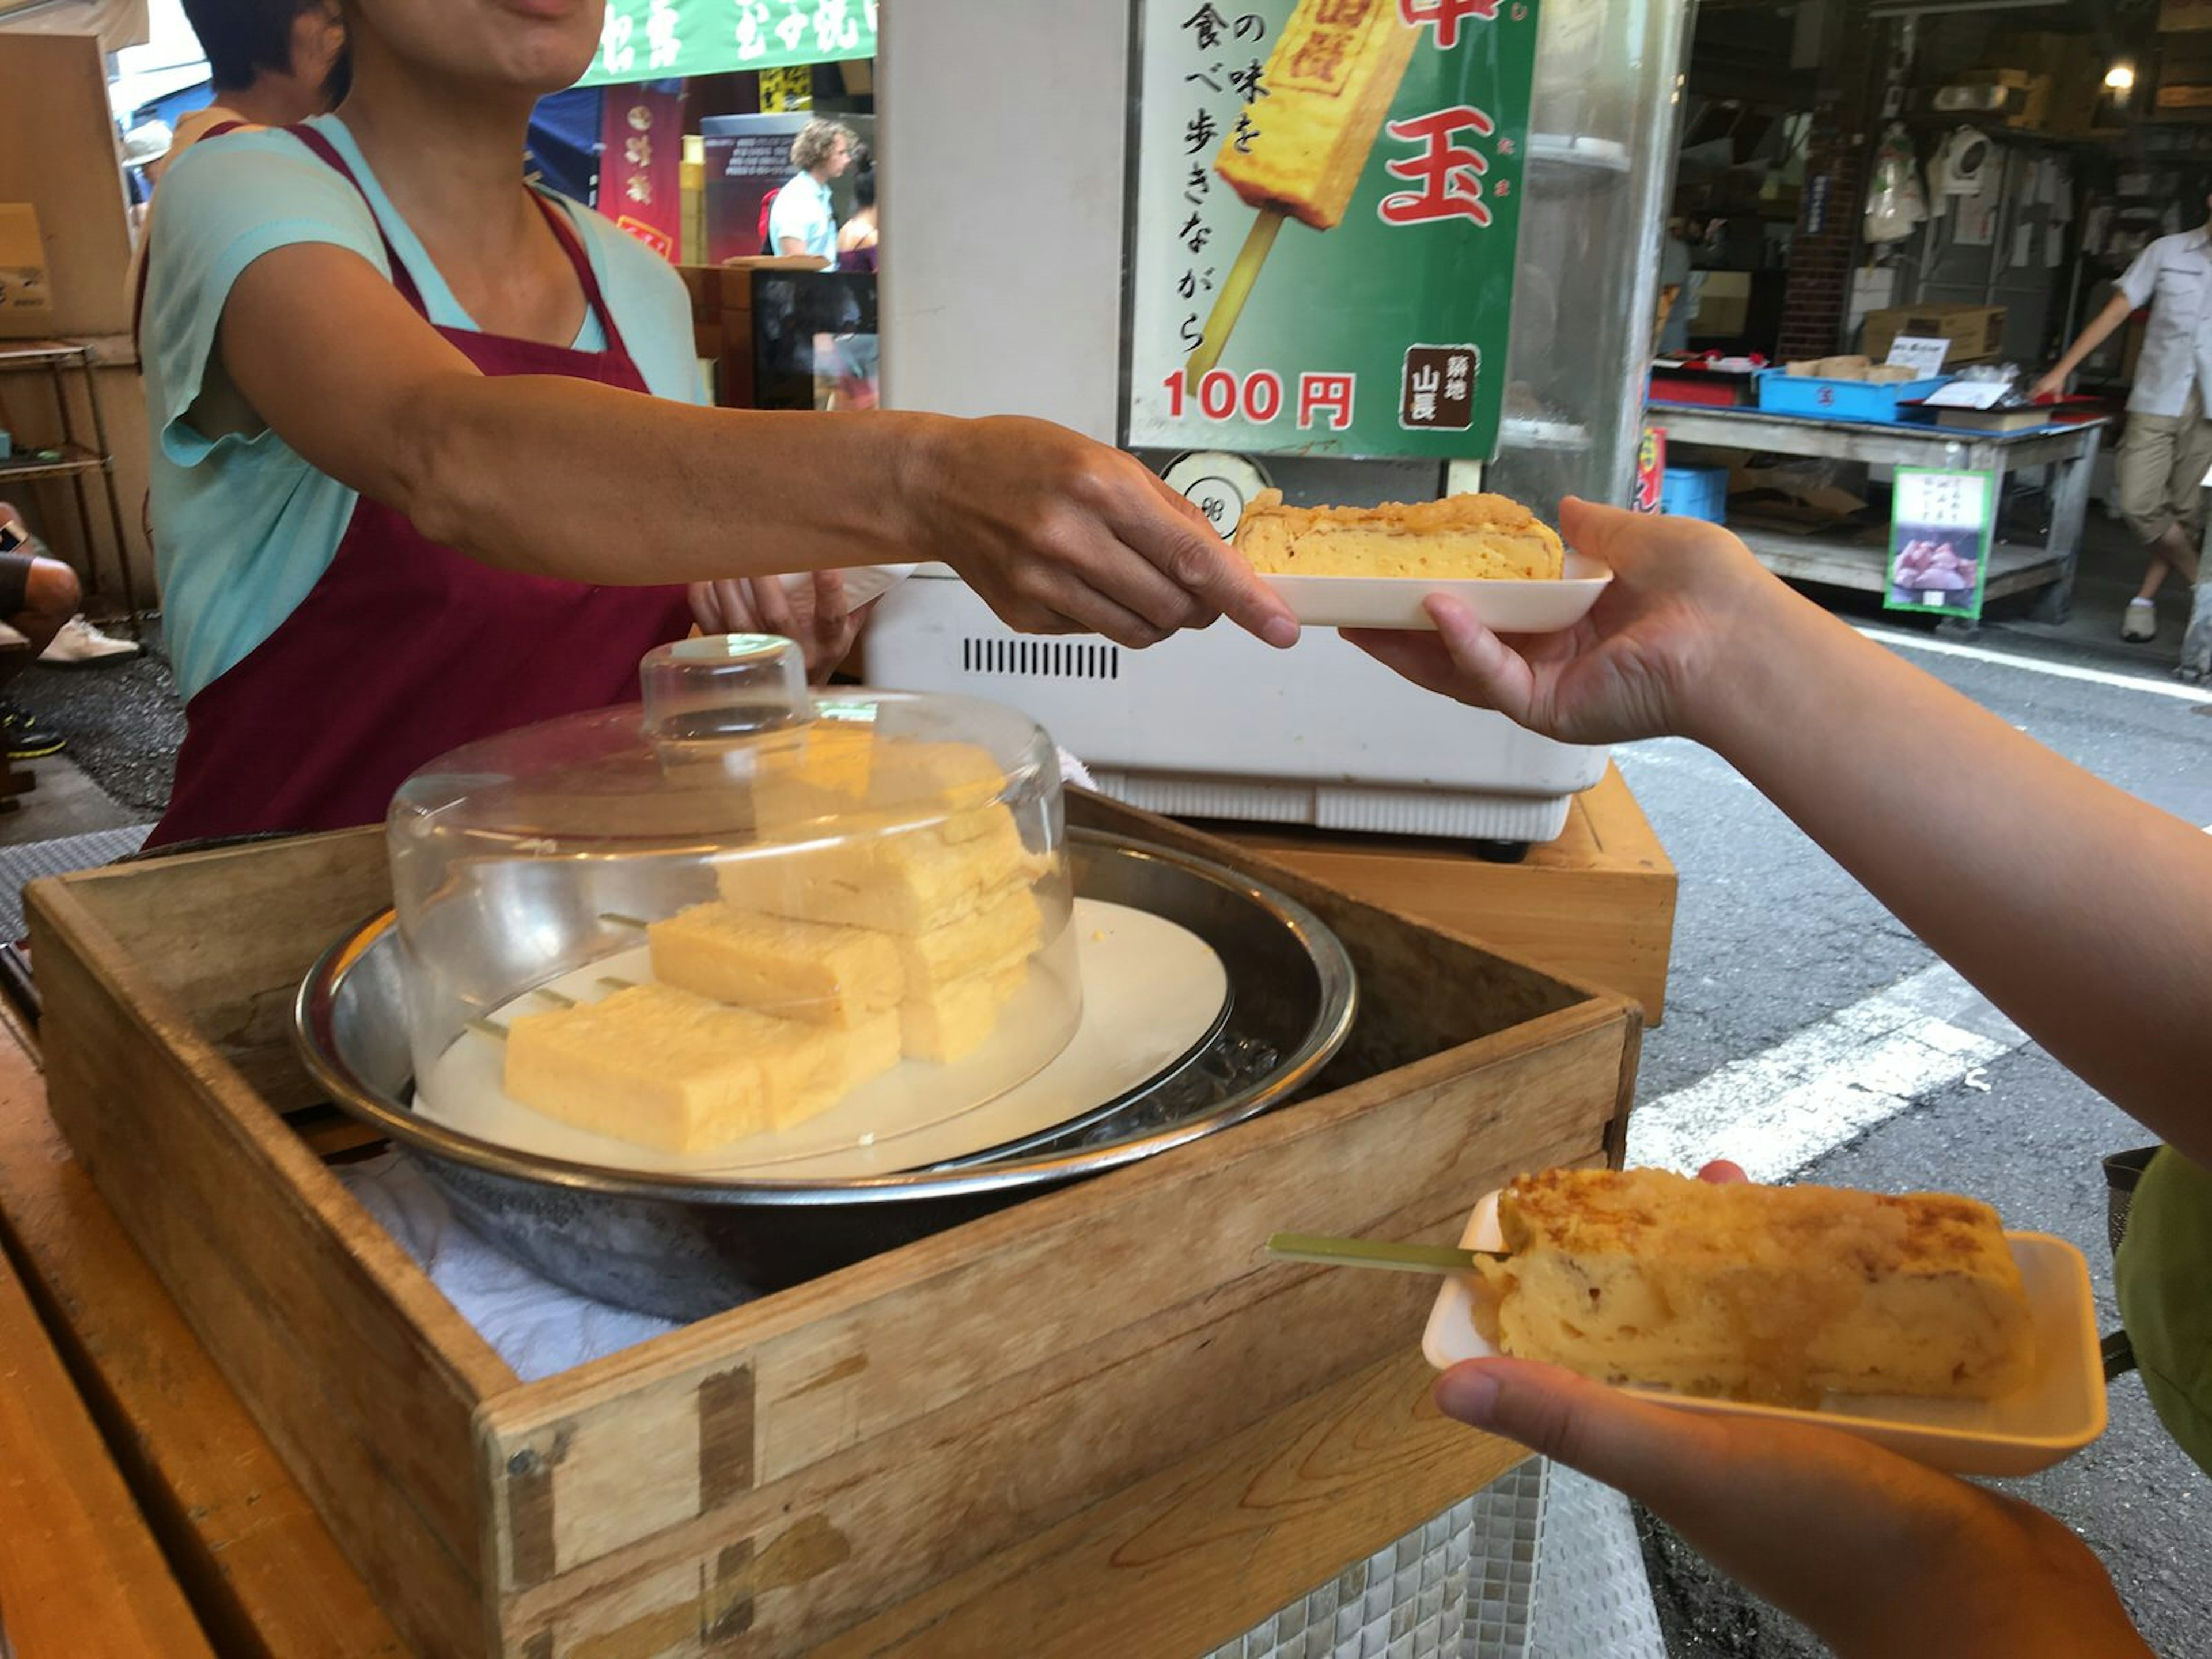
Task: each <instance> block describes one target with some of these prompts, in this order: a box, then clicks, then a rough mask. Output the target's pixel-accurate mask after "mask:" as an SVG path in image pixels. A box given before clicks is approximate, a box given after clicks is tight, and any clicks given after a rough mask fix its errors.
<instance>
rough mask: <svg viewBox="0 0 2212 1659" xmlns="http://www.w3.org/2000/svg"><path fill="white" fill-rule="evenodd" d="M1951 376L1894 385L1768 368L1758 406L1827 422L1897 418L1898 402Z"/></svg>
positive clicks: (1944, 382) (1930, 389) (1909, 399)
mask: <svg viewBox="0 0 2212 1659" xmlns="http://www.w3.org/2000/svg"><path fill="white" fill-rule="evenodd" d="M1950 379H1951V377H1950V376H1949V375H1948V374H1938V375H1936V376H1934V377H1933V378H1931V379H1929V380H1905V381H1901V382H1899V383H1898V384H1896V385H1893V386H1882V385H1878V384H1876V383H1875V382H1873V381H1870V380H1822V379H1820V377H1819V376H1817V375H1811V374H1786V373H1784V371H1783V370H1781V369H1769V370H1767V372H1766V373H1765V374H1762V375H1760V376H1759V407H1760V408H1761V409H1763V410H1766V411H1767V412H1768V413H1769V414H1772V415H1810V416H1815V417H1817V418H1819V419H1821V420H1826V421H1887V422H1895V421H1897V420H1898V419H1899V418H1900V417H1899V415H1898V412H1897V406H1898V405H1899V404H1906V403H1912V402H1915V401H1917V399H1919V398H1925V397H1926V396H1927V395H1928V394H1929V392H1933V391H1935V390H1936V388H1937V387H1938V386H1945V385H1948V383H1949V382H1950Z"/></svg>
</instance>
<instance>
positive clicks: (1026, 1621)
mask: <svg viewBox="0 0 2212 1659" xmlns="http://www.w3.org/2000/svg"><path fill="white" fill-rule="evenodd" d="M1435 1376H1436V1374H1435V1373H1434V1372H1433V1371H1431V1370H1430V1369H1429V1367H1428V1365H1427V1364H1426V1363H1425V1361H1424V1360H1423V1359H1422V1358H1421V1357H1420V1355H1419V1353H1401V1354H1396V1355H1393V1356H1391V1357H1390V1358H1385V1359H1380V1360H1377V1361H1376V1362H1375V1363H1374V1364H1370V1365H1368V1366H1366V1367H1364V1368H1363V1369H1362V1370H1358V1371H1357V1372H1355V1373H1354V1374H1352V1376H1347V1377H1345V1378H1343V1379H1342V1380H1340V1382H1337V1383H1333V1384H1331V1385H1330V1386H1329V1387H1328V1388H1327V1389H1322V1390H1320V1391H1318V1392H1316V1393H1315V1394H1312V1395H1308V1396H1307V1397H1305V1398H1304V1399H1303V1400H1300V1401H1296V1402H1294V1403H1293V1404H1291V1405H1290V1406H1288V1407H1285V1408H1284V1409H1283V1410H1281V1411H1279V1412H1276V1413H1273V1414H1272V1415H1270V1416H1268V1417H1265V1418H1262V1419H1260V1420H1259V1421H1258V1422H1255V1423H1254V1424H1252V1425H1249V1427H1248V1428H1246V1429H1245V1430H1244V1431H1243V1432H1242V1433H1240V1434H1237V1435H1236V1436H1234V1437H1231V1438H1230V1439H1228V1440H1225V1441H1223V1442H1221V1443H1218V1444H1216V1445H1212V1446H1209V1447H1207V1448H1206V1449H1205V1450H1204V1451H1203V1452H1201V1453H1200V1455H1197V1456H1194V1457H1193V1458H1191V1459H1190V1460H1188V1462H1183V1463H1180V1464H1177V1465H1176V1466H1175V1467H1174V1468H1170V1469H1165V1470H1163V1471H1162V1472H1161V1473H1159V1474H1157V1475H1155V1476H1153V1477H1152V1479H1151V1480H1146V1481H1143V1482H1141V1483H1139V1484H1138V1485H1136V1486H1132V1487H1130V1488H1128V1489H1127V1490H1126V1491H1123V1492H1117V1493H1115V1495H1114V1496H1113V1497H1111V1498H1109V1499H1107V1500H1106V1501H1105V1502H1103V1503H1102V1504H1097V1505H1095V1506H1094V1507H1092V1508H1090V1509H1087V1510H1083V1511H1081V1512H1080V1513H1079V1514H1076V1515H1073V1516H1069V1517H1068V1518H1067V1519H1066V1521H1063V1522H1060V1524H1059V1525H1058V1526H1056V1527H1054V1528H1049V1529H1048V1530H1046V1531H1044V1532H1042V1533H1041V1534H1032V1535H1030V1536H1028V1537H1025V1538H1023V1539H1021V1540H1019V1541H1016V1542H1014V1543H1012V1544H1010V1545H1009V1546H1008V1547H1006V1548H1005V1549H1003V1550H1001V1551H1000V1552H999V1553H996V1554H994V1555H993V1556H991V1557H989V1558H987V1559H983V1560H980V1561H978V1562H977V1563H976V1564H975V1565H973V1566H972V1567H970V1568H969V1569H968V1570H967V1571H964V1572H962V1573H958V1574H957V1575H954V1576H952V1577H948V1578H946V1579H944V1580H942V1581H941V1582H939V1583H935V1584H933V1585H931V1586H930V1587H929V1589H927V1590H925V1591H924V1592H922V1593H921V1595H916V1596H914V1597H912V1598H911V1599H909V1600H908V1601H903V1602H901V1603H900V1604H899V1605H897V1606H896V1607H891V1608H890V1609H888V1610H887V1611H885V1612H884V1613H881V1614H879V1615H878V1616H877V1617H875V1618H873V1619H871V1620H867V1621H866V1623H865V1624H862V1625H860V1626H856V1627H855V1628H853V1629H851V1630H848V1631H847V1632H843V1633H842V1634H841V1635H839V1636H837V1637H835V1638H832V1639H831V1640H829V1642H827V1643H825V1644H823V1645H822V1647H821V1648H820V1649H819V1650H818V1651H819V1652H820V1653H822V1654H823V1656H824V1659H860V1656H863V1655H867V1656H879V1659H923V1656H941V1655H953V1654H986V1653H1020V1654H1023V1655H1025V1656H1030V1659H1091V1656H1094V1655H1099V1654H1108V1653H1114V1654H1200V1653H1206V1652H1208V1651H1210V1650H1212V1649H1214V1648H1216V1647H1218V1646H1219V1645H1221V1644H1224V1643H1225V1642H1229V1641H1231V1640H1233V1639H1235V1638H1237V1636H1239V1635H1241V1634H1243V1632H1245V1631H1247V1630H1249V1629H1250V1628H1252V1626H1255V1625H1256V1624H1258V1623H1259V1622H1260V1620H1262V1619H1265V1618H1267V1616H1268V1615H1269V1614H1271V1613H1274V1612H1275V1611H1276V1610H1277V1609H1278V1608H1279V1607H1285V1606H1287V1605H1288V1604H1289V1603H1291V1601H1294V1600H1296V1599H1297V1597H1299V1596H1301V1595H1305V1594H1306V1593H1307V1592H1309V1591H1310V1590H1313V1589H1318V1588H1319V1587H1320V1586H1321V1585H1322V1584H1324V1583H1328V1581H1329V1580H1330V1579H1331V1578H1333V1577H1335V1576H1336V1575H1337V1574H1339V1573H1340V1572H1342V1571H1344V1570H1345V1569H1346V1568H1347V1567H1349V1566H1351V1565H1352V1564H1353V1563H1354V1562H1357V1561H1359V1560H1361V1559H1364V1558H1365V1557H1366V1556H1368V1555H1370V1554H1371V1553H1374V1552H1375V1551H1376V1549H1378V1548H1381V1547H1383V1546H1385V1545H1387V1544H1389V1543H1391V1542H1394V1541H1396V1540H1397V1539H1400V1538H1402V1537H1404V1536H1405V1535H1406V1534H1408V1533H1410V1532H1412V1531H1413V1529H1414V1528H1416V1527H1419V1526H1421V1525H1422V1524H1424V1523H1425V1522H1428V1521H1430V1520H1431V1519H1433V1518H1434V1517H1435V1516H1437V1515H1439V1514H1441V1513H1442V1512H1443V1510H1446V1509H1449V1507H1450V1506H1451V1505H1452V1504H1455V1503H1458V1502H1459V1501H1461V1500H1462V1499H1463V1498H1467V1497H1468V1496H1470V1495H1471V1494H1473V1493H1474V1492H1480V1490H1481V1489H1482V1488H1483V1487H1484V1486H1488V1485H1489V1484H1490V1483H1491V1482H1492V1480H1496V1479H1497V1478H1498V1476H1499V1475H1501V1474H1504V1473H1505V1471H1506V1470H1508V1469H1510V1468H1512V1467H1513V1466H1514V1465H1515V1464H1516V1463H1518V1462H1521V1461H1522V1459H1523V1458H1524V1457H1526V1456H1527V1455H1528V1454H1527V1452H1526V1451H1525V1450H1524V1449H1522V1447H1520V1446H1516V1445H1515V1444H1513V1443H1510V1442H1509V1441H1504V1440H1499V1439H1497V1438H1495V1437H1492V1436H1490V1435H1485V1434H1478V1433H1476V1432H1474V1431H1473V1430H1470V1429H1468V1428H1466V1427H1465V1426H1463V1425H1461V1424H1458V1423H1455V1422H1453V1421H1452V1420H1451V1419H1449V1418H1445V1417H1443V1415H1441V1414H1440V1413H1438V1412H1437V1409H1436V1407H1435V1405H1434V1403H1433V1401H1431V1398H1430V1389H1431V1385H1432V1384H1433V1383H1434V1381H1435ZM770 1650H775V1649H772V1648H769V1647H767V1646H763V1647H762V1648H760V1649H757V1651H763V1652H765V1651H770Z"/></svg>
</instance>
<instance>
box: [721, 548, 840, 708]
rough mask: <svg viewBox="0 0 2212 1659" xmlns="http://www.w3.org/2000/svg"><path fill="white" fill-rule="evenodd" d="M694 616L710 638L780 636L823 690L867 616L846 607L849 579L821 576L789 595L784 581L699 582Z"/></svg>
mask: <svg viewBox="0 0 2212 1659" xmlns="http://www.w3.org/2000/svg"><path fill="white" fill-rule="evenodd" d="M690 594H691V616H692V619H693V620H694V621H696V623H698V624H699V626H700V628H701V629H702V631H704V632H706V633H708V634H780V635H782V636H783V637H784V638H785V639H787V640H790V641H793V643H794V644H796V645H797V646H798V647H799V650H800V651H801V652H802V653H805V658H806V678H808V679H810V680H811V681H813V682H814V683H815V684H817V685H819V684H821V683H822V682H823V681H824V680H826V679H828V678H829V676H830V675H831V674H832V673H834V672H835V671H836V668H837V665H838V664H840V663H842V662H843V661H844V660H845V659H846V657H847V656H848V654H850V653H851V651H852V649H853V641H854V637H855V636H856V635H859V633H860V624H861V623H862V622H863V621H864V620H865V619H866V617H867V614H868V607H867V605H862V606H861V607H860V609H859V610H858V611H855V610H854V609H852V608H851V607H850V606H849V605H847V604H846V602H845V579H844V578H843V577H842V576H841V575H839V574H837V573H836V571H834V570H817V571H816V572H815V573H814V574H813V577H812V579H811V580H809V581H807V582H805V583H804V584H802V585H801V586H799V587H798V588H797V589H796V590H794V591H792V592H786V591H785V588H784V585H783V579H782V578H781V577H780V576H741V577H738V578H736V579H735V580H727V581H712V582H694V583H692V584H691V587H690Z"/></svg>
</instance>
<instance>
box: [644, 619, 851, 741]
mask: <svg viewBox="0 0 2212 1659" xmlns="http://www.w3.org/2000/svg"><path fill="white" fill-rule="evenodd" d="M638 679H639V682H640V683H641V685H642V687H643V688H644V693H645V735H646V737H647V740H648V741H650V742H651V743H653V744H655V745H656V746H660V745H666V744H697V743H711V744H720V743H727V742H730V741H732V740H733V739H738V738H750V737H757V736H758V735H760V734H761V733H762V732H775V731H781V730H782V729H784V728H786V727H789V726H800V725H804V724H805V722H806V721H807V720H811V719H812V718H813V713H814V705H813V702H812V701H811V698H810V696H809V695H808V692H807V689H806V659H805V656H804V655H803V654H802V653H800V651H799V647H797V646H796V645H794V644H793V643H792V641H789V640H787V639H781V638H779V637H778V636H776V635H773V634H707V635H701V636H700V637H699V638H697V639H693V640H678V641H676V643H674V644H673V645H663V646H659V647H655V648H654V649H653V650H652V651H649V652H647V653H646V655H645V658H644V660H643V661H641V663H640V664H639V665H638Z"/></svg>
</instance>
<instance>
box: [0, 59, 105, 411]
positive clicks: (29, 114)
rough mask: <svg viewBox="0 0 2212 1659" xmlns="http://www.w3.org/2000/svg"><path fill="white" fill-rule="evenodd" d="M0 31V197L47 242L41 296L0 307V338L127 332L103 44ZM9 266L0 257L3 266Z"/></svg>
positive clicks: (18, 234) (20, 229)
mask: <svg viewBox="0 0 2212 1659" xmlns="http://www.w3.org/2000/svg"><path fill="white" fill-rule="evenodd" d="M4 38H5V39H6V41H7V46H6V47H5V48H4V49H0V202H5V203H10V204H22V205H27V206H29V207H33V208H35V209H36V211H37V224H36V228H35V229H34V230H33V231H32V232H31V233H30V234H31V237H32V239H33V240H35V241H36V242H38V243H40V244H42V245H43V248H44V252H43V253H42V254H40V256H38V257H39V258H40V260H41V262H42V263H43V264H44V265H45V283H46V303H45V304H44V305H41V306H39V307H27V306H18V305H16V304H14V303H9V304H8V305H5V306H0V337H8V338H12V339H48V338H58V339H70V340H76V339H101V338H105V337H116V336H121V335H127V334H128V333H130V331H131V300H130V295H129V293H128V291H127V290H128V286H129V285H128V283H126V281H125V276H126V275H127V273H128V271H129V270H130V265H131V226H130V220H129V217H128V216H127V214H126V212H125V204H124V200H123V175H122V172H121V170H120V168H119V167H118V166H117V163H116V158H115V124H114V118H113V117H112V115H111V114H110V113H109V112H108V108H107V70H106V60H105V59H104V58H101V56H100V42H99V41H98V40H94V38H93V37H92V36H90V35H88V34H25V33H11V34H9V35H7V36H5V37H4ZM25 229H26V228H25V226H24V225H23V222H22V221H21V219H20V218H18V219H17V220H16V224H15V229H14V230H13V231H12V232H11V233H10V240H13V241H15V242H16V243H17V244H18V245H19V246H20V245H21V242H22V241H23V240H24V237H25ZM12 263H15V261H12V260H9V259H0V264H12ZM14 286H15V285H14V284H13V283H10V284H9V287H10V289H11V290H12V289H13V288H14ZM112 437H113V435H112V433H111V434H110V438H111V440H112Z"/></svg>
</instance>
